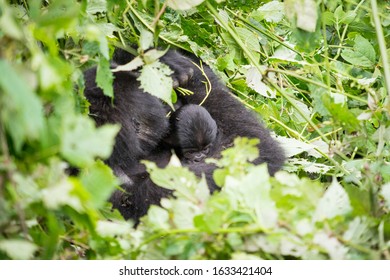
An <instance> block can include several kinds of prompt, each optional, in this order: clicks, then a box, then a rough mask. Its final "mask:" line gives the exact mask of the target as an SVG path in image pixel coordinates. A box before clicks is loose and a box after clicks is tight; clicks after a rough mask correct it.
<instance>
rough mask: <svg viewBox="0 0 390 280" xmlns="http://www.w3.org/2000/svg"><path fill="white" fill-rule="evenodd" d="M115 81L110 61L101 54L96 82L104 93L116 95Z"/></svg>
mask: <svg viewBox="0 0 390 280" xmlns="http://www.w3.org/2000/svg"><path fill="white" fill-rule="evenodd" d="M113 81H114V75H113V74H112V72H111V68H110V62H109V61H108V60H107V59H106V58H105V57H102V56H101V57H100V62H99V65H98V67H97V70H96V84H97V85H98V86H99V87H100V88H101V89H102V90H103V93H104V95H107V96H109V97H114V90H113V87H112V82H113Z"/></svg>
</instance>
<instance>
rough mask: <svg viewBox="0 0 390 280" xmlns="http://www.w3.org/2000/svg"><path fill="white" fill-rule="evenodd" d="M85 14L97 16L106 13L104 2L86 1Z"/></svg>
mask: <svg viewBox="0 0 390 280" xmlns="http://www.w3.org/2000/svg"><path fill="white" fill-rule="evenodd" d="M87 3H88V5H87V13H88V14H92V15H93V14H97V13H101V14H103V13H105V12H107V4H106V0H88V1H87Z"/></svg>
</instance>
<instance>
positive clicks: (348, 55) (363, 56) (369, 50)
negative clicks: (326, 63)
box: [341, 35, 376, 68]
mask: <svg viewBox="0 0 390 280" xmlns="http://www.w3.org/2000/svg"><path fill="white" fill-rule="evenodd" d="M341 56H342V58H344V59H345V60H346V61H348V62H349V63H351V64H352V65H355V66H360V67H366V68H373V67H374V66H375V63H376V55H375V50H374V47H373V46H372V45H371V43H370V42H369V41H368V40H367V39H366V38H364V37H363V36H361V35H357V36H356V37H355V44H354V46H353V49H352V50H350V49H345V50H343V51H342V52H341Z"/></svg>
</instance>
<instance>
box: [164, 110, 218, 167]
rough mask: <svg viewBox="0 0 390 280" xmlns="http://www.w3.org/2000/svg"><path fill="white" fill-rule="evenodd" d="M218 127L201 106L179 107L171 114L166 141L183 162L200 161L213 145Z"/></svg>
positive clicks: (207, 154)
mask: <svg viewBox="0 0 390 280" xmlns="http://www.w3.org/2000/svg"><path fill="white" fill-rule="evenodd" d="M217 133H218V128H217V124H216V122H215V121H214V119H213V118H212V117H211V115H210V114H209V112H207V110H206V109H205V108H203V107H201V106H198V105H194V104H189V105H184V106H182V107H180V108H179V109H178V110H177V111H176V112H175V113H174V114H173V115H172V116H171V135H170V136H169V137H168V138H167V140H166V142H167V143H169V144H170V145H171V146H172V147H174V148H175V150H176V153H177V155H178V156H179V158H180V159H181V160H182V161H185V162H200V161H202V160H204V159H205V158H206V157H207V156H209V154H210V150H211V149H212V148H213V146H215V145H216V144H217V143H216V139H217Z"/></svg>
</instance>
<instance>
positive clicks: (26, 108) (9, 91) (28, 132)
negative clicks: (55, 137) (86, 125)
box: [0, 60, 44, 152]
mask: <svg viewBox="0 0 390 280" xmlns="http://www.w3.org/2000/svg"><path fill="white" fill-rule="evenodd" d="M0 73H2V74H1V75H0V88H1V91H2V92H3V94H2V95H0V108H1V112H0V115H1V121H2V122H3V123H4V126H5V128H6V130H7V132H8V133H9V134H10V135H11V138H12V140H13V145H14V148H15V150H16V151H17V152H19V151H20V150H21V147H22V145H23V144H24V143H25V141H27V140H34V139H37V138H38V137H39V136H40V133H41V132H42V129H43V124H44V116H43V106H42V104H41V101H40V99H39V98H38V97H37V95H36V94H35V93H34V92H33V91H32V90H31V89H30V88H29V87H28V86H27V83H26V82H25V81H24V80H23V79H22V78H21V77H20V74H19V73H17V72H16V70H15V69H14V68H13V67H12V66H11V65H10V64H9V63H8V62H7V61H5V60H0Z"/></svg>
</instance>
